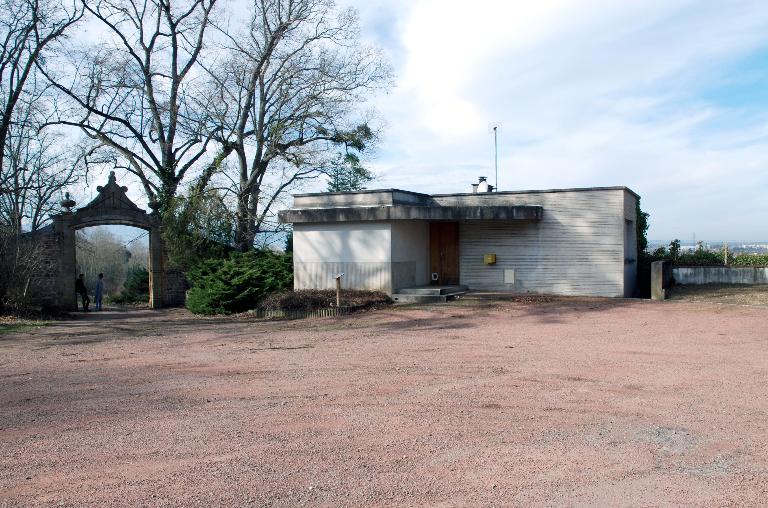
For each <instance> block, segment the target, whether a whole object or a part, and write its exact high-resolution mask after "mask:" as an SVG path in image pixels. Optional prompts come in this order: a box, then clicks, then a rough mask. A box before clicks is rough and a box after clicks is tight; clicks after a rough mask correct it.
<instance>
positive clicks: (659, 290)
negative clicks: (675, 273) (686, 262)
mask: <svg viewBox="0 0 768 508" xmlns="http://www.w3.org/2000/svg"><path fill="white" fill-rule="evenodd" d="M671 283H672V261H667V260H665V261H654V262H653V263H651V299H652V300H666V299H667V289H668V288H669V286H670V285H671Z"/></svg>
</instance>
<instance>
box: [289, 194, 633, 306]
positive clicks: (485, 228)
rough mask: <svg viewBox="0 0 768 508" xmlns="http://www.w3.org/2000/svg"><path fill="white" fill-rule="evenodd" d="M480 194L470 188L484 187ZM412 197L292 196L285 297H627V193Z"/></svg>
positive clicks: (629, 210) (629, 260) (630, 279)
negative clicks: (421, 290)
mask: <svg viewBox="0 0 768 508" xmlns="http://www.w3.org/2000/svg"><path fill="white" fill-rule="evenodd" d="M485 188H487V185H486V186H482V182H481V187H480V189H483V190H484V189H485ZM473 191H474V192H470V193H461V194H434V195H428V194H420V193H415V192H408V191H403V190H397V189H388V190H371V191H361V192H347V193H317V194H298V195H295V196H294V206H293V208H291V209H289V210H283V211H282V212H280V220H281V222H283V223H292V224H293V250H294V287H295V288H296V289H310V288H317V289H329V288H333V287H334V286H335V277H336V276H338V275H339V274H342V273H343V274H344V275H343V276H342V285H343V287H345V288H355V289H372V290H380V291H384V292H387V293H389V294H393V293H397V292H399V291H400V290H402V289H405V288H412V287H418V286H426V285H434V286H451V285H463V286H467V287H468V288H469V289H470V290H477V291H494V292H497V291H502V292H513V293H545V294H560V295H591V296H609V297H630V296H633V294H634V291H635V279H636V273H637V243H636V221H637V217H636V205H637V200H638V199H639V197H638V195H637V194H635V193H634V192H632V191H631V190H629V189H627V188H626V187H596V188H586V189H556V190H536V191H519V192H518V191H515V192H483V191H482V190H480V191H478V190H477V185H474V186H473Z"/></svg>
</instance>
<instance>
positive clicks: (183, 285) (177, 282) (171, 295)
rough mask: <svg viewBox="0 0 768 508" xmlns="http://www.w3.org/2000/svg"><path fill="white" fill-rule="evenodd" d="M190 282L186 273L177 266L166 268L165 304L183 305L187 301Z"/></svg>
mask: <svg viewBox="0 0 768 508" xmlns="http://www.w3.org/2000/svg"><path fill="white" fill-rule="evenodd" d="M188 286H189V285H188V283H187V279H186V277H184V273H183V272H182V271H181V270H178V269H175V268H167V269H166V270H165V295H164V298H163V306H165V307H183V306H184V304H185V303H186V301H187V289H188Z"/></svg>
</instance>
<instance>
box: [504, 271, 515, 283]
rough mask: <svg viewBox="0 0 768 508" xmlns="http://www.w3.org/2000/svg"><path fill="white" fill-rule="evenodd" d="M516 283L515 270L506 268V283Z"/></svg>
mask: <svg viewBox="0 0 768 508" xmlns="http://www.w3.org/2000/svg"><path fill="white" fill-rule="evenodd" d="M514 283H515V271H514V270H504V284H514Z"/></svg>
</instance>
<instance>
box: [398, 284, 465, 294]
mask: <svg viewBox="0 0 768 508" xmlns="http://www.w3.org/2000/svg"><path fill="white" fill-rule="evenodd" d="M467 289H468V288H467V286H416V287H411V288H400V289H398V290H397V294H399V295H425V296H429V295H431V296H439V295H450V294H454V293H463V292H465V291H466V290H467Z"/></svg>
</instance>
